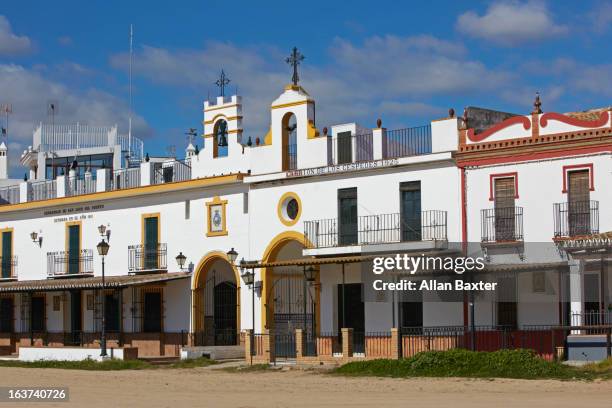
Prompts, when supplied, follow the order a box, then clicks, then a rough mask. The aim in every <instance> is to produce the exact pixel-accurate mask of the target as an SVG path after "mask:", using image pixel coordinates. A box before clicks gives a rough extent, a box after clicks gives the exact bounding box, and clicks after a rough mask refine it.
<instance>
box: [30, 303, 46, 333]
mask: <svg viewBox="0 0 612 408" xmlns="http://www.w3.org/2000/svg"><path fill="white" fill-rule="evenodd" d="M45 309H46V304H45V297H44V295H43V296H32V304H31V309H30V329H31V330H32V331H33V332H43V331H45V320H46V319H45Z"/></svg>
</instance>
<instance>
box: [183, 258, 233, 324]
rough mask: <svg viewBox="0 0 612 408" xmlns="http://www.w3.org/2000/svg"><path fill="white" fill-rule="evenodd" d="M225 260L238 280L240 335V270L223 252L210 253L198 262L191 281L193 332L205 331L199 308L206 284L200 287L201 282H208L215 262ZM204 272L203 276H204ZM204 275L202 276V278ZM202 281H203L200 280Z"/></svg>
mask: <svg viewBox="0 0 612 408" xmlns="http://www.w3.org/2000/svg"><path fill="white" fill-rule="evenodd" d="M218 260H223V261H226V262H227V263H228V264H229V265H230V266H231V267H232V270H233V271H234V278H235V279H236V308H237V311H236V326H237V327H236V330H237V332H236V333H237V334H239V333H240V330H241V326H240V314H241V312H240V287H241V281H240V273H239V272H238V268H236V266H235V265H233V264H232V263H231V262H230V260H229V258H228V257H227V254H226V253H225V252H222V251H210V252H208V253H207V254H206V255H204V256H203V257H202V259H200V262H198V266H197V267H196V269H195V273H194V274H193V278H192V280H191V327H192V330H193V332H196V331H198V329H200V330H203V328H199V327H198V306H199V304H198V303H199V301H200V298H201V297H200V296H199V295H200V293H201V292H202V290H203V289H204V284H202V285H200V282H206V275H207V273H208V267H209V266H210V265H212V264H213V263H214V262H215V261H218ZM202 272H203V275H202ZM200 275H202V276H200ZM200 279H201V280H200Z"/></svg>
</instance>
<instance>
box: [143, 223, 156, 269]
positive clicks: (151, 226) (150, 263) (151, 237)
mask: <svg viewBox="0 0 612 408" xmlns="http://www.w3.org/2000/svg"><path fill="white" fill-rule="evenodd" d="M143 239H144V242H143V251H144V269H147V270H149V269H157V268H158V265H159V262H158V260H159V259H158V258H159V257H158V252H159V251H158V247H159V216H157V215H155V216H145V217H144V218H143Z"/></svg>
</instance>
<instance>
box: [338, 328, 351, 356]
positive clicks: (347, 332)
mask: <svg viewBox="0 0 612 408" xmlns="http://www.w3.org/2000/svg"><path fill="white" fill-rule="evenodd" d="M340 331H341V332H342V357H344V358H348V357H353V329H352V328H346V327H343V328H342V329H340Z"/></svg>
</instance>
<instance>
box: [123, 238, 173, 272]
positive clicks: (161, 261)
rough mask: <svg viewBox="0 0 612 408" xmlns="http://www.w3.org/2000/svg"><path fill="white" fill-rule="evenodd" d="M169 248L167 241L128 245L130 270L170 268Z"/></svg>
mask: <svg viewBox="0 0 612 408" xmlns="http://www.w3.org/2000/svg"><path fill="white" fill-rule="evenodd" d="M167 255H168V250H167V245H166V244H165V243H158V244H157V245H146V244H145V245H143V244H138V245H130V246H128V270H129V271H130V272H139V271H148V270H166V269H168V263H167V262H168V256H167Z"/></svg>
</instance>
